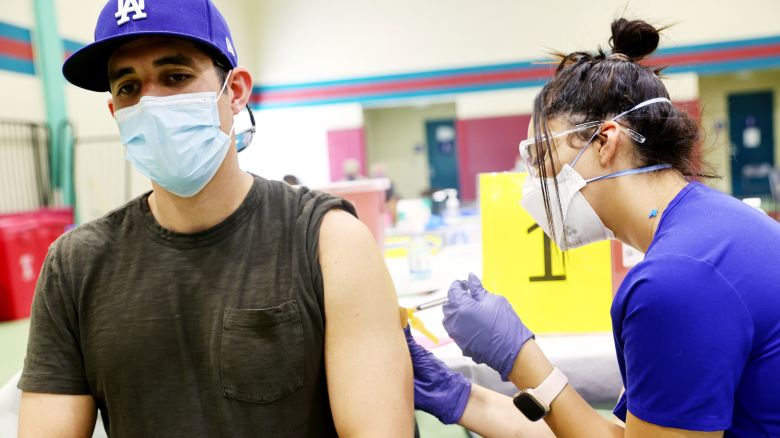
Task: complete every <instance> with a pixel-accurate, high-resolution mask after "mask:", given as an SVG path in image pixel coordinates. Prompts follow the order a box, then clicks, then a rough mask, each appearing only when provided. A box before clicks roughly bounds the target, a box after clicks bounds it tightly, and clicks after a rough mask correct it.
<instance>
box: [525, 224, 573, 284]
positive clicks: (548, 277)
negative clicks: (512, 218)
mask: <svg viewBox="0 0 780 438" xmlns="http://www.w3.org/2000/svg"><path fill="white" fill-rule="evenodd" d="M537 228H539V224H533V225H532V226H531V228H529V229H528V234H531V232H533V231H534V230H536V229H537ZM542 236H544V275H540V276H531V277H528V281H566V262H565V261H564V264H563V275H553V272H552V270H553V267H552V242H551V241H550V238H549V237H547V234H545V233H544V232H542Z"/></svg>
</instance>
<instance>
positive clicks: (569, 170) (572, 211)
mask: <svg viewBox="0 0 780 438" xmlns="http://www.w3.org/2000/svg"><path fill="white" fill-rule="evenodd" d="M654 103H666V104H669V105H671V104H672V102H671V101H670V100H669V99H667V98H665V97H658V98H654V99H649V100H646V101H644V102H642V103H640V104H639V105H636V106H635V107H633V108H631V109H629V110H628V111H625V112H622V113H620V114H618V115H617V116H615V117H613V118H612V119H610V120H617V119H619V118H621V117H623V116H625V115H626V114H628V113H630V112H632V111H636V110H638V109H640V108H642V107H645V106H647V105H651V104H654ZM601 123H603V122H601ZM584 125H586V124H581V125H578V126H584ZM600 129H601V128H600V127H599V128H598V129H597V130H596V132H595V133H594V134H593V136H592V137H591V138H590V140H589V141H588V143H587V144H586V145H585V146H584V147H583V148H582V149H581V150H580V152H579V154H577V156H576V158H574V160H573V161H572V162H571V164H564V165H563V168H562V169H561V171H560V173H558V175H557V176H556V177H555V178H547V179H546V186H547V189H548V190H547V193H548V197H549V201H550V203H549V205H550V210H551V216H552V224H553V226H554V228H555V243H556V244H557V245H558V247H559V248H560V249H562V250H568V249H573V248H579V247H581V246H584V245H587V244H589V243H594V242H599V241H602V240H609V239H614V238H615V233H613V232H612V230H610V229H609V228H607V226H606V225H604V222H602V221H601V218H600V217H599V215H598V214H596V211H595V210H593V207H591V205H590V204H589V203H588V201H587V200H586V199H585V196H583V195H582V193H581V190H582V188H583V187H585V186H586V185H587V184H588V183H592V182H595V181H599V180H602V179H609V178H617V177H619V176H625V175H636V174H640V173H647V172H655V171H657V170H662V169H668V168H670V167H672V166H671V165H670V164H657V165H654V166H647V167H641V168H638V169H627V170H621V171H619V172H615V173H610V174H608V175H602V176H598V177H595V178H591V179H588V180H586V179H584V178H583V177H582V175H580V174H579V172H577V171H576V170H574V166H575V165H576V164H577V161H578V160H579V159H580V157H581V156H582V154H583V153H584V152H585V150H586V149H587V148H588V146H590V145H591V143H592V142H593V140H594V139H595V138H596V135H598V133H599V132H600ZM620 129H624V130H626V132H628V133H629V134H631V137H632V138H633V139H634V141H636V142H639V143H643V142H644V141H645V137H644V136H643V135H641V134H639V133H637V132H634V131H632V130H629V129H627V128H625V127H622V128H620ZM568 132H571V131H567V132H564V134H566V133H568ZM558 135H559V136H560V135H562V134H558ZM521 145H522V144H521ZM530 170H531V169H530V168H529V172H530ZM556 181H557V183H558V193H557V195H556V193H555V185H554V184H555V182H556ZM559 198H560V207H561V208H560V210H559V209H558V205H559V203H558V199H559ZM521 204H522V206H523V208H525V209H526V211H528V214H530V215H531V217H533V218H534V220H535V221H536V223H537V224H539V226H540V227H542V230H544V233H545V234H547V236H550V237H552V236H551V231H550V229H551V226H550V223H549V222H548V221H547V212H546V210H545V208H544V197H543V196H542V180H541V179H540V178H536V177H534V176H533V175H532V174H529V175H528V177H527V178H526V180H525V184H524V185H523V198H522V200H521ZM561 213H562V215H561Z"/></svg>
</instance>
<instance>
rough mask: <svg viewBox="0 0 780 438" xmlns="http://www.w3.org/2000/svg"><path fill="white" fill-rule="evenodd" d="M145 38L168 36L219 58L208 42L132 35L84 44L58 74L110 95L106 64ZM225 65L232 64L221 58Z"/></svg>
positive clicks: (187, 36) (156, 33) (180, 35)
mask: <svg viewBox="0 0 780 438" xmlns="http://www.w3.org/2000/svg"><path fill="white" fill-rule="evenodd" d="M147 36H169V37H176V38H182V39H185V40H190V41H195V42H198V43H201V44H204V45H206V46H207V47H210V48H213V49H214V50H215V52H216V54H219V51H220V48H219V47H217V46H215V45H214V44H213V43H212V42H211V41H208V40H205V39H201V38H197V37H193V36H192V35H182V34H179V33H173V32H135V33H133V34H131V35H117V36H114V37H110V38H106V39H103V40H100V41H96V42H94V43H92V44H88V45H86V46H84V47H82V48H80V49H78V50H76V51H75V52H73V54H72V55H70V57H68V59H66V60H65V62H64V63H63V64H62V74H63V75H64V76H65V79H67V80H68V82H70V83H71V84H73V85H75V86H77V87H81V88H84V89H86V90H91V91H110V90H111V88H110V87H109V83H108V60H109V58H111V55H112V54H113V53H114V52H115V51H116V50H117V49H118V48H119V47H120V46H122V45H123V44H125V43H127V42H129V41H131V40H134V39H136V38H141V37H147ZM219 56H220V57H222V58H224V61H226V62H227V64H228V65H230V66H231V67H233V68H235V66H234V65H232V64H233V63H232V62H230V60H229V59H227V58H225V57H224V56H223V55H219Z"/></svg>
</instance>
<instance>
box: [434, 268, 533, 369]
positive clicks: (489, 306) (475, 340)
mask: <svg viewBox="0 0 780 438" xmlns="http://www.w3.org/2000/svg"><path fill="white" fill-rule="evenodd" d="M448 297H449V302H448V303H446V304H445V305H444V328H445V329H446V330H447V333H449V335H450V337H451V338H452V339H453V340H454V341H455V343H456V344H458V347H460V349H461V350H463V354H465V355H466V356H468V357H470V358H472V359H474V361H475V362H477V363H484V364H487V365H488V366H489V367H490V368H493V369H494V370H496V371H498V372H499V374H501V379H503V380H504V381H507V380H509V373H510V372H511V371H512V367H513V366H514V363H515V360H516V359H517V355H518V353H520V347H522V346H523V344H524V343H525V341H527V340H529V339H531V338H533V337H534V334H533V333H531V331H530V330H528V327H526V326H525V325H524V324H523V323H522V321H520V318H519V317H518V316H517V313H515V311H514V309H512V305H511V304H509V301H507V299H506V298H504V297H502V296H500V295H495V294H492V293H490V292H488V291H486V290H485V288H484V287H482V282H481V281H480V280H479V278H477V276H476V275H474V274H469V279H468V280H467V281H461V280H456V281H454V282H453V283H452V285H451V286H450V290H449V293H448Z"/></svg>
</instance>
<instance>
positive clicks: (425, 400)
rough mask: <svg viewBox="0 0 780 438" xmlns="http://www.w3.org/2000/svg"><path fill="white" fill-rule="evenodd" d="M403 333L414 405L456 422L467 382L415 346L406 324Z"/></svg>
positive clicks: (466, 396) (446, 421)
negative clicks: (412, 376)
mask: <svg viewBox="0 0 780 438" xmlns="http://www.w3.org/2000/svg"><path fill="white" fill-rule="evenodd" d="M404 333H405V334H406V344H407V345H408V346H409V353H411V355H412V366H413V368H414V408H415V409H419V410H421V411H425V412H427V413H429V414H431V415H433V416H435V417H436V418H438V419H439V421H441V422H442V423H444V424H453V423H457V422H458V420H460V417H462V416H463V411H464V410H466V403H467V402H468V400H469V395H471V382H470V381H469V380H468V379H467V378H465V377H464V376H463V375H462V374H460V373H457V372H455V371H452V370H451V369H449V368H447V365H444V363H443V362H442V361H440V360H439V359H437V358H436V356H434V355H433V354H432V353H431V352H430V351H428V350H426V349H425V348H423V347H421V346H419V345H418V344H417V342H415V340H414V338H413V337H412V332H411V330H410V329H409V326H407V327H406V328H405V329H404Z"/></svg>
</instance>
